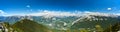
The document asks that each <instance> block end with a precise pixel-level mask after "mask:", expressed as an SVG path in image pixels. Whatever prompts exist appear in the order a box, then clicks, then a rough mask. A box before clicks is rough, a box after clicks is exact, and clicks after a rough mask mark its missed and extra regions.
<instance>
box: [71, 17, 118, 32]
mask: <svg viewBox="0 0 120 32" xmlns="http://www.w3.org/2000/svg"><path fill="white" fill-rule="evenodd" d="M118 22H120V19H119V18H118V17H116V16H98V15H88V16H84V17H82V18H80V19H79V20H77V21H75V22H73V25H72V26H71V29H79V30H81V29H83V28H84V29H91V30H92V31H94V30H95V26H96V25H100V26H101V27H102V28H103V30H104V29H107V27H110V25H114V24H116V23H118Z"/></svg>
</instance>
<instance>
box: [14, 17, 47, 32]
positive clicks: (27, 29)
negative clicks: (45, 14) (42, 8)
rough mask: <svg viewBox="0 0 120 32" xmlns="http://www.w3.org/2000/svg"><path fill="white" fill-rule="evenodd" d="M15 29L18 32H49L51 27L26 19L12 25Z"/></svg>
mask: <svg viewBox="0 0 120 32" xmlns="http://www.w3.org/2000/svg"><path fill="white" fill-rule="evenodd" d="M12 28H13V29H14V31H17V32H48V31H49V29H48V28H47V27H45V26H44V25H41V24H38V23H37V22H35V21H31V20H28V19H24V20H21V21H18V22H16V23H15V24H13V25H12Z"/></svg>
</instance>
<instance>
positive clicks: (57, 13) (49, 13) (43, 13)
mask: <svg viewBox="0 0 120 32" xmlns="http://www.w3.org/2000/svg"><path fill="white" fill-rule="evenodd" d="M29 15H33V16H45V17H53V16H79V15H80V14H78V13H72V12H61V11H49V10H44V11H40V12H38V13H32V14H29Z"/></svg>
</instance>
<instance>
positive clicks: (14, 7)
mask: <svg viewBox="0 0 120 32" xmlns="http://www.w3.org/2000/svg"><path fill="white" fill-rule="evenodd" d="M108 8H109V9H110V10H108ZM0 10H2V11H3V12H5V13H7V14H28V13H35V12H38V11H39V10H50V11H51V10H52V11H69V12H72V11H75V10H78V11H91V12H104V13H108V12H110V13H119V12H120V11H119V10H120V0H0ZM31 10H32V11H31Z"/></svg>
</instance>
